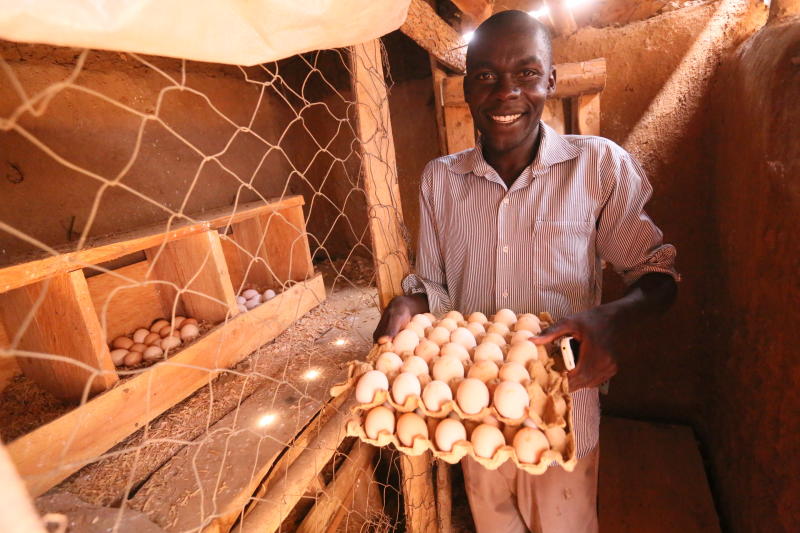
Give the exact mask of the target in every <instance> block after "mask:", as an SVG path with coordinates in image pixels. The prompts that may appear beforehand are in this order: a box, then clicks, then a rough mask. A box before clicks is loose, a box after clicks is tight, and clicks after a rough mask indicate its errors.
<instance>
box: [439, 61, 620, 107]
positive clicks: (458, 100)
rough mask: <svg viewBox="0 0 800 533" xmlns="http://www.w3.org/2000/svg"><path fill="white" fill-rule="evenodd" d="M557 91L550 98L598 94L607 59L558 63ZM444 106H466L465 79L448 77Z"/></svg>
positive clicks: (556, 66) (603, 78)
mask: <svg viewBox="0 0 800 533" xmlns="http://www.w3.org/2000/svg"><path fill="white" fill-rule="evenodd" d="M555 68H556V90H555V92H554V93H553V94H552V95H551V97H550V98H571V97H573V96H579V95H581V94H586V93H597V92H600V91H602V90H603V89H604V88H605V86H606V60H605V58H603V57H601V58H597V59H591V60H589V61H581V62H578V63H557V64H556V65H555ZM442 94H443V99H444V105H445V106H447V105H464V77H463V76H448V77H447V78H445V81H444V85H443V89H442Z"/></svg>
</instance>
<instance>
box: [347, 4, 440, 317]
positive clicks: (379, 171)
mask: <svg viewBox="0 0 800 533" xmlns="http://www.w3.org/2000/svg"><path fill="white" fill-rule="evenodd" d="M426 7H428V6H427V4H426ZM351 63H352V73H353V74H352V75H353V92H354V94H355V97H356V118H357V120H358V128H357V132H358V139H359V140H360V145H361V151H362V163H361V164H362V175H363V177H364V191H365V193H366V196H367V209H368V210H369V227H370V233H371V235H372V254H373V258H374V261H375V270H376V274H377V285H378V299H379V301H380V304H381V307H385V306H386V305H387V304H388V303H389V301H390V300H391V299H392V298H393V297H394V296H396V295H398V294H401V293H402V288H401V286H400V282H401V281H402V280H403V277H404V276H405V275H406V274H407V273H408V271H409V265H408V245H407V243H406V240H405V234H404V231H403V211H402V207H401V205H400V188H399V186H398V184H397V164H396V161H395V151H394V139H393V138H392V125H391V119H390V116H389V100H388V96H387V93H386V82H385V81H384V77H383V61H382V56H381V47H380V42H379V41H377V40H372V41H368V42H366V43H363V44H359V45H356V46H354V47H353V48H352V52H351Z"/></svg>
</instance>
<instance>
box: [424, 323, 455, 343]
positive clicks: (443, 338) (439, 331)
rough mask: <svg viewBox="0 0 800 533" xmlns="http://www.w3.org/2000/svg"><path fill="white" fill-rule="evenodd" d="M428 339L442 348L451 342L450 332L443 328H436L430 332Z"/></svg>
mask: <svg viewBox="0 0 800 533" xmlns="http://www.w3.org/2000/svg"><path fill="white" fill-rule="evenodd" d="M428 339H430V340H431V341H432V342H435V343H436V344H437V345H439V346H441V345H443V344H446V343H448V342H450V330H449V329H447V328H443V327H441V326H436V327H434V328H433V329H432V330H430V331H429V332H428Z"/></svg>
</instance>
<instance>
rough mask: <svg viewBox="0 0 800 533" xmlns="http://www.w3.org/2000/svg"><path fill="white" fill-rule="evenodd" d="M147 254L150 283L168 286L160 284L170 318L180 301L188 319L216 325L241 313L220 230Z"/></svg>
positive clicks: (159, 288) (194, 236) (186, 239)
mask: <svg viewBox="0 0 800 533" xmlns="http://www.w3.org/2000/svg"><path fill="white" fill-rule="evenodd" d="M145 254H146V255H147V260H148V261H149V262H150V268H151V273H150V279H151V280H158V281H165V282H167V283H159V284H157V287H158V292H159V294H160V295H161V300H162V305H163V306H164V309H167V310H168V312H167V315H169V316H171V315H172V314H173V313H172V309H173V306H176V305H177V301H178V298H180V302H181V303H182V304H183V308H184V310H185V312H186V314H187V315H188V316H191V317H193V318H196V319H198V320H206V321H208V322H211V323H212V324H216V323H218V322H221V321H223V320H225V319H226V318H227V317H229V316H236V315H237V314H238V313H239V310H238V308H237V306H236V295H235V294H234V292H233V285H232V284H231V279H230V276H229V275H228V265H227V263H226V262H225V254H223V252H222V244H220V240H219V233H217V231H216V230H209V231H204V232H203V233H199V234H196V235H190V236H189V237H184V238H183V239H178V240H174V241H170V242H167V243H164V245H163V246H160V247H157V248H150V249H147V250H145ZM173 284H174V285H173ZM176 287H177V288H176Z"/></svg>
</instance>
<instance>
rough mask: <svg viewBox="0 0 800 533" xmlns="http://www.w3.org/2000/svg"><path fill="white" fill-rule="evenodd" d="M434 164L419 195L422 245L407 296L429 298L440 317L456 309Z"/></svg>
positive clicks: (405, 287)
mask: <svg viewBox="0 0 800 533" xmlns="http://www.w3.org/2000/svg"><path fill="white" fill-rule="evenodd" d="M431 172H432V170H431V165H430V164H429V165H428V166H427V167H425V170H424V172H423V174H422V183H421V185H420V194H419V244H418V247H417V264H416V267H415V270H416V272H415V273H414V274H410V275H408V276H406V277H405V278H404V279H403V291H404V292H405V293H406V294H421V293H424V294H426V295H427V296H428V307H429V308H430V310H431V313H433V314H435V315H440V314H442V313H446V312H448V311H451V310H452V309H453V304H452V302H451V300H450V296H449V294H448V293H447V277H446V274H445V270H444V260H443V258H442V248H441V246H440V243H439V234H438V232H437V231H436V218H435V216H434V212H433V207H432V205H431V199H430V197H431V195H432V175H431Z"/></svg>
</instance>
